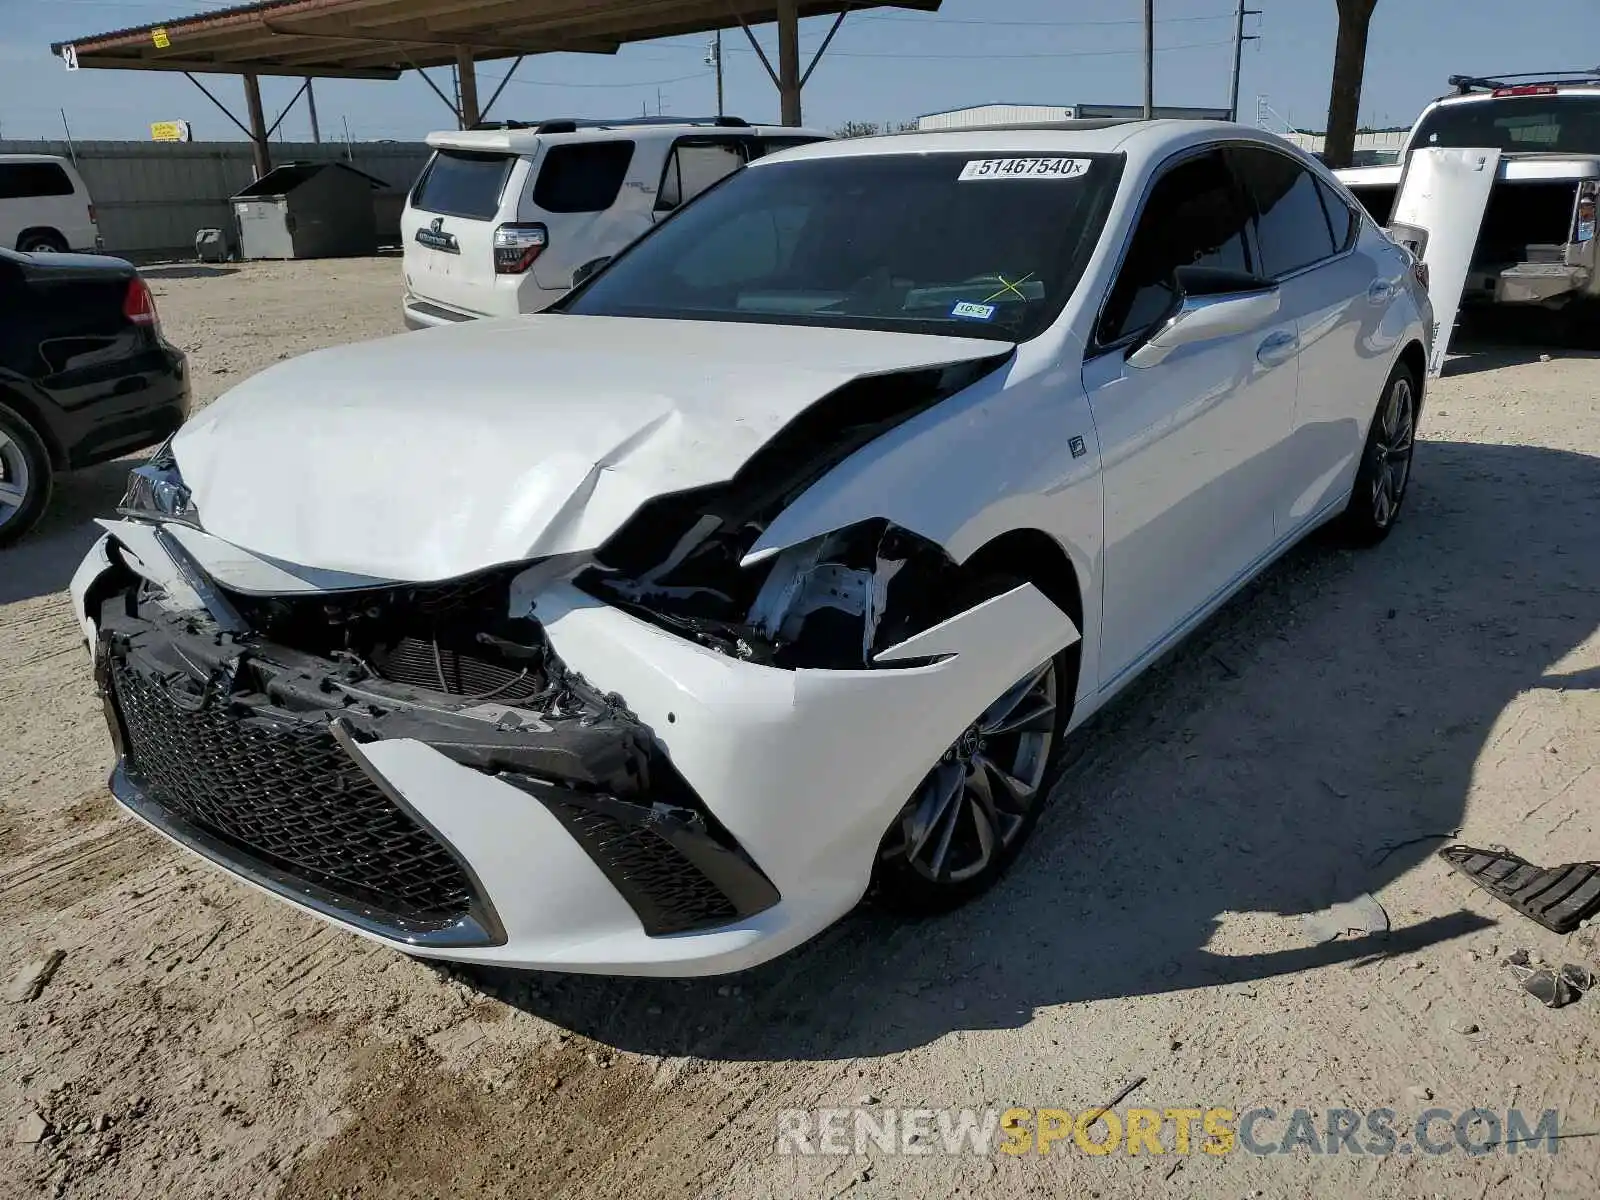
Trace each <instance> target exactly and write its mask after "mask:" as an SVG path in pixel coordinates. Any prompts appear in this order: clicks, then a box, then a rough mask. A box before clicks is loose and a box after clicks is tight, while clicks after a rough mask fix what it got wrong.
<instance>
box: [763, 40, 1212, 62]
mask: <svg viewBox="0 0 1600 1200" xmlns="http://www.w3.org/2000/svg"><path fill="white" fill-rule="evenodd" d="M1231 45H1233V40H1232V39H1231V38H1230V39H1228V40H1227V41H1223V42H1185V43H1183V44H1181V45H1177V46H1157V47H1156V53H1157V54H1168V53H1171V52H1172V51H1174V50H1207V49H1210V48H1211V47H1213V46H1231ZM746 53H749V52H748V51H746ZM829 53H830V54H831V55H834V56H836V57H838V58H933V59H957V60H960V59H965V60H968V61H976V60H980V59H982V60H987V59H1011V58H1110V57H1113V56H1115V55H1119V54H1120V55H1129V54H1135V55H1137V54H1143V53H1144V48H1143V47H1139V46H1136V47H1134V48H1133V49H1131V50H1045V51H1034V52H1030V53H1027V54H972V53H970V52H968V53H963V54H903V53H901V52H900V51H898V50H831V51H829Z"/></svg>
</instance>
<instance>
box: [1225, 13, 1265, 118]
mask: <svg viewBox="0 0 1600 1200" xmlns="http://www.w3.org/2000/svg"><path fill="white" fill-rule="evenodd" d="M1260 15H1261V10H1260V9H1259V8H1246V7H1245V6H1244V0H1239V6H1238V8H1237V9H1235V10H1234V21H1233V84H1232V85H1231V86H1230V87H1229V89H1228V120H1230V121H1237V120H1238V119H1239V69H1240V67H1241V65H1242V60H1243V58H1244V44H1245V43H1246V42H1253V41H1255V40H1256V35H1251V36H1250V37H1246V36H1245V34H1244V19H1245V18H1246V17H1259V16H1260Z"/></svg>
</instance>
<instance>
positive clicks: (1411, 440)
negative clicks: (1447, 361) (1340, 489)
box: [1338, 363, 1421, 546]
mask: <svg viewBox="0 0 1600 1200" xmlns="http://www.w3.org/2000/svg"><path fill="white" fill-rule="evenodd" d="M1420 395H1421V392H1420V390H1419V387H1418V381H1417V378H1416V376H1415V374H1414V373H1413V372H1412V370H1411V368H1410V367H1409V366H1407V365H1406V364H1405V363H1396V364H1395V368H1394V370H1393V371H1391V372H1390V373H1389V379H1388V382H1387V383H1385V384H1384V385H1383V394H1382V395H1381V396H1380V397H1378V408H1377V411H1376V412H1375V413H1374V414H1373V417H1372V426H1371V428H1370V429H1368V430H1367V444H1366V446H1365V447H1364V448H1363V449H1362V451H1361V466H1360V468H1359V469H1358V470H1357V471H1356V481H1355V483H1354V484H1353V485H1351V488H1350V502H1349V504H1348V505H1347V506H1346V507H1345V510H1344V515H1343V516H1341V517H1340V518H1339V525H1338V530H1339V533H1340V534H1341V535H1342V537H1343V538H1344V540H1345V541H1347V542H1348V543H1350V544H1351V545H1354V546H1376V545H1377V544H1378V543H1379V542H1381V541H1383V540H1384V539H1385V538H1387V537H1388V536H1389V533H1390V531H1391V530H1393V529H1394V525H1395V522H1396V521H1398V520H1399V519H1400V510H1401V508H1402V507H1403V506H1404V504H1405V499H1406V493H1407V492H1408V491H1409V490H1410V485H1411V461H1412V457H1413V455H1414V453H1415V451H1416V438H1417V416H1418V412H1419V403H1418V401H1419V397H1420Z"/></svg>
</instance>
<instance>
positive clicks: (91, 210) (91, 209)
mask: <svg viewBox="0 0 1600 1200" xmlns="http://www.w3.org/2000/svg"><path fill="white" fill-rule="evenodd" d="M89 224H91V225H98V224H100V222H99V221H97V220H96V219H95V215H94V205H92V204H91V205H89Z"/></svg>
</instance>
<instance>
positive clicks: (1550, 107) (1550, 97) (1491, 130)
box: [1336, 71, 1600, 317]
mask: <svg viewBox="0 0 1600 1200" xmlns="http://www.w3.org/2000/svg"><path fill="white" fill-rule="evenodd" d="M1450 84H1451V86H1452V87H1454V88H1455V91H1454V93H1452V94H1451V95H1448V96H1443V97H1441V98H1439V99H1438V100H1435V101H1434V102H1433V103H1432V104H1430V105H1428V107H1427V108H1425V109H1424V110H1423V112H1422V115H1421V116H1420V117H1419V118H1417V123H1416V125H1415V126H1413V127H1412V130H1411V135H1410V137H1409V138H1407V140H1406V144H1405V147H1404V149H1403V150H1402V151H1401V153H1400V158H1399V162H1397V163H1395V164H1392V165H1386V166H1378V167H1354V168H1350V169H1348V170H1341V171H1338V172H1336V174H1337V176H1338V178H1339V180H1340V182H1342V183H1343V184H1344V185H1345V186H1346V187H1348V188H1349V189H1350V191H1351V192H1353V193H1354V194H1355V196H1356V198H1357V199H1359V200H1360V201H1361V203H1362V204H1363V205H1364V206H1365V207H1366V209H1367V211H1368V212H1369V213H1371V214H1372V217H1373V219H1374V220H1375V221H1377V223H1378V224H1379V225H1382V226H1387V225H1390V224H1391V216H1392V214H1393V210H1394V205H1395V199H1396V196H1397V195H1398V194H1399V191H1400V188H1401V184H1402V181H1403V180H1404V178H1405V173H1406V169H1407V166H1406V164H1407V162H1408V160H1409V158H1410V155H1411V153H1412V151H1415V150H1420V149H1432V148H1473V149H1497V150H1499V151H1500V152H1501V153H1500V162H1499V167H1498V170H1497V174H1496V176H1495V180H1494V184H1493V187H1492V190H1491V191H1490V193H1489V200H1488V205H1487V208H1486V209H1485V211H1484V216H1483V224H1482V226H1481V228H1480V230H1479V233H1478V238H1477V244H1476V247H1475V249H1474V250H1473V252H1472V257H1471V263H1470V266H1469V267H1468V269H1467V278H1466V284H1465V287H1464V289H1463V291H1462V295H1461V304H1462V307H1463V308H1464V309H1465V308H1472V307H1482V306H1486V305H1513V306H1525V307H1538V306H1542V307H1544V308H1547V309H1563V310H1566V311H1567V312H1568V313H1569V314H1571V315H1573V316H1575V317H1576V316H1580V315H1581V316H1587V307H1588V304H1589V303H1592V302H1593V301H1594V300H1596V299H1597V298H1600V273H1597V271H1596V261H1595V200H1596V195H1597V193H1600V71H1575V72H1563V73H1549V72H1541V73H1539V74H1537V75H1503V76H1499V77H1495V78H1484V77H1478V76H1468V75H1453V76H1451V78H1450Z"/></svg>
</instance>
